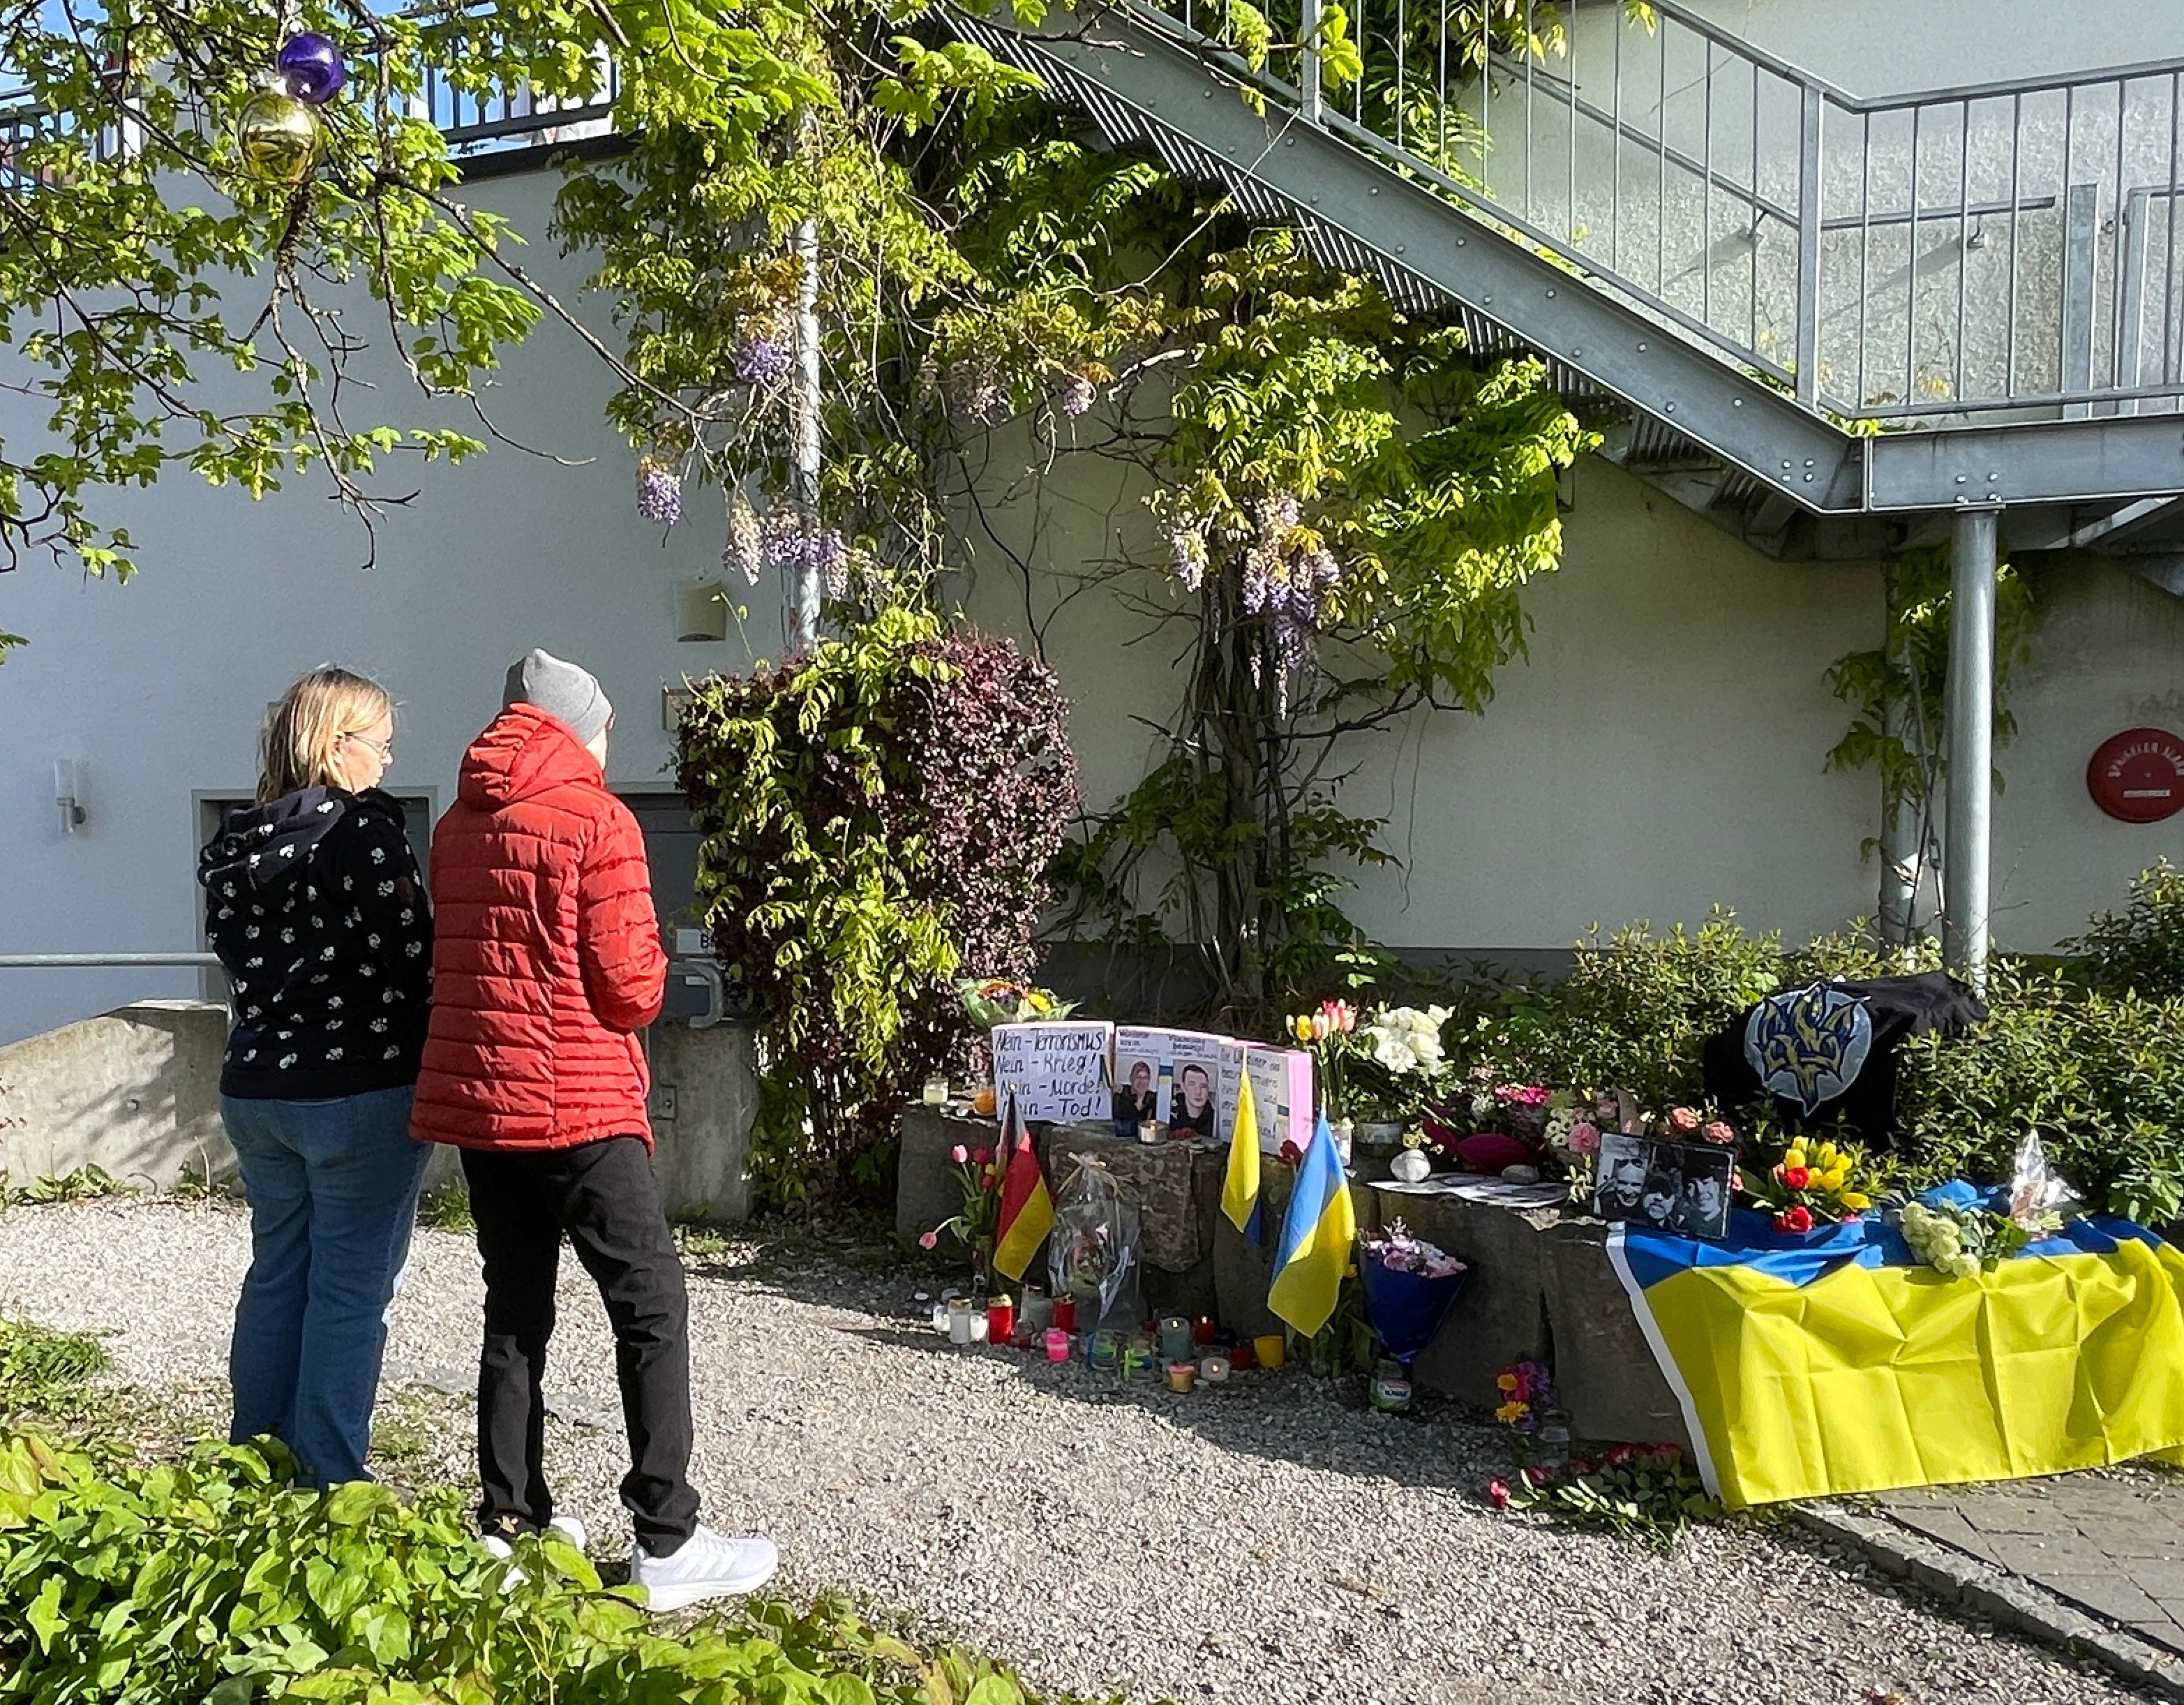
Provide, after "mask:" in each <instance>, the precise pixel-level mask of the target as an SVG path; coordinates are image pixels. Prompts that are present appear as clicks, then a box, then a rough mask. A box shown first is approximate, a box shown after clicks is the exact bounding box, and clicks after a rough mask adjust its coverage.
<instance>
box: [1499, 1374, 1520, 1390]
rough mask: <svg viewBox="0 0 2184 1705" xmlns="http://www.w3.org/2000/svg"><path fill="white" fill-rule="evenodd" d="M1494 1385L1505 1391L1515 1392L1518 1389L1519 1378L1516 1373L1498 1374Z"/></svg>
mask: <svg viewBox="0 0 2184 1705" xmlns="http://www.w3.org/2000/svg"><path fill="white" fill-rule="evenodd" d="M1494 1383H1495V1384H1496V1385H1498V1386H1500V1387H1501V1388H1502V1390H1504V1391H1513V1390H1516V1389H1517V1376H1516V1375H1515V1374H1514V1373H1497V1374H1496V1375H1495V1378H1494Z"/></svg>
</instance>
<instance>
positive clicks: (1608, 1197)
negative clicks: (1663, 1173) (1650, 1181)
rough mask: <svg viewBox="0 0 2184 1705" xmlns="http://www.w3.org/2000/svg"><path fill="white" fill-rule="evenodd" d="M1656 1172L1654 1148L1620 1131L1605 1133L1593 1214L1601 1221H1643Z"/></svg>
mask: <svg viewBox="0 0 2184 1705" xmlns="http://www.w3.org/2000/svg"><path fill="white" fill-rule="evenodd" d="M1652 1171H1653V1145H1652V1143H1651V1142H1649V1141H1647V1140H1646V1139H1645V1138H1644V1137H1634V1136H1630V1135H1627V1134H1624V1133H1623V1132H1621V1131H1607V1132H1603V1133H1602V1135H1601V1139H1600V1170H1599V1172H1598V1173H1596V1183H1595V1184H1594V1186H1593V1195H1592V1211H1593V1212H1595V1213H1596V1214H1598V1215H1599V1216H1600V1217H1602V1219H1604V1220H1608V1221H1611V1222H1613V1221H1619V1220H1626V1219H1641V1218H1643V1217H1644V1213H1643V1208H1644V1204H1645V1201H1646V1179H1647V1178H1649V1177H1651V1176H1652Z"/></svg>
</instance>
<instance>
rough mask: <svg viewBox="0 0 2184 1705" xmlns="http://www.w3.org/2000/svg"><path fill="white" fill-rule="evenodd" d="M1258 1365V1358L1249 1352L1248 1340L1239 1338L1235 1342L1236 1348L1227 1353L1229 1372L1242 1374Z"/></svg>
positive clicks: (1249, 1343)
mask: <svg viewBox="0 0 2184 1705" xmlns="http://www.w3.org/2000/svg"><path fill="white" fill-rule="evenodd" d="M1258 1365H1259V1358H1258V1357H1256V1356H1255V1355H1254V1354H1252V1352H1251V1340H1250V1339H1248V1338H1239V1339H1238V1340H1236V1347H1235V1348H1234V1349H1233V1350H1231V1351H1229V1371H1230V1372H1231V1373H1245V1372H1248V1371H1249V1370H1250V1369H1251V1368H1256V1367H1257V1366H1258Z"/></svg>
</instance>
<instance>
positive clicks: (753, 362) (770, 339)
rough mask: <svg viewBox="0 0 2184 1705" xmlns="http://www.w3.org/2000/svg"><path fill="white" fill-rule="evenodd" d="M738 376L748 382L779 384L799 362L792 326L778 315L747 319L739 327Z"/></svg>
mask: <svg viewBox="0 0 2184 1705" xmlns="http://www.w3.org/2000/svg"><path fill="white" fill-rule="evenodd" d="M734 359H735V368H736V377H737V378H738V379H740V380H741V381H742V382H744V384H746V385H778V384H779V383H780V382H782V381H783V379H786V378H787V377H788V375H789V371H790V370H791V369H792V368H794V366H795V365H796V351H795V349H794V347H793V346H792V343H791V339H790V337H789V335H788V326H786V325H785V324H783V320H782V318H781V316H780V315H766V316H765V317H764V318H755V319H750V320H744V321H743V322H742V324H740V325H739V326H737V328H736V350H735V357H734Z"/></svg>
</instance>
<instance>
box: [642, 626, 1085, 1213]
mask: <svg viewBox="0 0 2184 1705" xmlns="http://www.w3.org/2000/svg"><path fill="white" fill-rule="evenodd" d="M677 756H678V774H679V777H680V780H681V782H682V788H683V791H684V793H685V794H687V795H688V798H689V800H690V804H691V807H692V810H693V811H694V814H695V816H696V818H697V822H698V826H699V829H700V830H701V831H702V832H703V834H704V837H705V839H704V841H703V843H702V844H701V846H700V850H699V873H698V885H699V896H700V899H701V900H702V902H703V904H704V906H705V917H706V922H707V923H708V925H709V927H710V928H711V930H712V932H713V939H714V944H715V949H716V952H717V953H718V955H719V956H720V959H721V965H722V967H723V969H724V971H725V972H726V974H727V977H728V978H729V979H730V981H731V982H732V983H736V984H738V985H740V986H741V987H742V988H743V989H745V990H747V991H748V993H749V997H750V999H751V1001H752V1003H753V1005H754V1006H755V1009H756V1012H757V1016H758V1021H759V1027H760V1035H759V1041H760V1066H761V1069H762V1071H763V1073H764V1085H763V1089H764V1095H763V1105H762V1106H761V1109H760V1120H759V1125H758V1129H757V1131H756V1132H755V1136H754V1142H753V1174H754V1179H755V1183H756V1184H757V1185H758V1187H759V1190H760V1194H761V1195H762V1197H763V1198H764V1199H766V1201H769V1202H771V1203H773V1204H776V1205H782V1204H786V1203H790V1202H794V1201H800V1200H803V1199H805V1198H806V1197H807V1196H810V1195H814V1194H817V1195H833V1194H835V1193H837V1192H838V1191H839V1190H842V1189H844V1187H846V1186H851V1185H856V1184H863V1185H866V1186H869V1185H872V1184H877V1183H878V1182H880V1181H881V1179H882V1177H883V1170H884V1169H883V1167H881V1166H880V1165H878V1164H877V1162H878V1159H879V1157H880V1156H883V1153H884V1145H885V1143H886V1141H887V1139H888V1138H889V1135H890V1134H892V1132H893V1129H894V1119H895V1116H896V1114H897V1112H899V1111H900V1108H901V1106H902V1103H903V1101H904V1100H905V1098H906V1096H908V1095H911V1094H913V1093H915V1092H916V1090H917V1087H918V1085H919V1084H922V1081H923V1080H924V1078H925V1077H926V1075H927V1074H928V1073H930V1072H932V1071H934V1070H937V1069H939V1068H940V1067H942V1066H944V1065H946V1064H950V1063H956V1064H960V1063H961V1061H962V1058H963V1056H964V1054H965V1053H966V1051H967V1045H968V1041H969V1038H970V1034H971V1030H972V1027H971V1025H970V1022H969V1020H968V1019H967V1017H966V1015H965V1014H964V1012H963V1010H962V1006H961V1003H960V1001H959V1000H957V999H956V995H955V993H954V989H953V981H954V979H955V978H956V977H958V976H977V977H1003V978H1012V979H1022V978H1028V977H1029V976H1030V975H1031V973H1032V971H1033V970H1034V967H1035V965H1036V963H1037V959H1038V953H1037V950H1036V948H1035V946H1034V942H1033V933H1034V930H1035V928H1037V926H1038V923H1039V917H1040V914H1041V913H1042V912H1043V911H1045V909H1046V905H1047V903H1048V899H1049V894H1048V889H1047V883H1046V879H1045V871H1046V866H1047V863H1048V861H1049V860H1050V858H1051V857H1052V856H1053V855H1054V852H1055V850H1056V847H1057V846H1058V845H1059V844H1061V839H1062V838H1063V836H1064V835H1065V834H1066V833H1067V830H1068V827H1069V826H1070V823H1071V822H1072V821H1073V818H1074V817H1075V816H1076V813H1077V811H1078V802H1079V796H1078V787H1077V763H1076V759H1075V756H1074V755H1073V754H1072V752H1071V751H1070V749H1069V744H1068V738H1067V730H1066V727H1065V715H1064V706H1063V703H1062V699H1061V693H1060V691H1059V690H1058V688H1056V683H1055V680H1054V677H1053V674H1052V672H1051V671H1049V670H1048V669H1047V668H1046V667H1045V665H1043V664H1041V663H1039V661H1038V660H1036V659H1034V658H1030V657H1027V656H1026V655H1023V654H1022V652H1020V651H1018V650H1017V648H1016V647H1015V646H1014V645H1012V644H1010V643H1009V642H1008V641H1007V640H1006V639H1000V638H992V637H990V636H987V635H983V634H979V633H976V632H956V633H950V634H943V633H942V632H940V628H939V621H937V619H936V618H934V617H933V616H930V615H928V614H926V613H924V612H922V611H912V610H883V611H882V612H881V613H880V614H879V615H877V616H875V617H873V618H872V621H870V622H868V623H866V625H865V626H864V627H861V628H859V629H858V630H856V631H855V632H852V633H851V634H850V635H849V636H848V637H847V638H844V639H841V640H838V641H828V642H827V643H825V644H822V645H821V646H820V647H819V648H818V649H816V651H815V652H814V653H813V654H812V655H811V656H810V657H809V658H804V659H795V660H791V661H790V663H789V664H788V665H787V666H784V667H783V668H782V669H779V670H767V671H759V672H756V673H754V674H753V675H751V676H749V677H733V676H724V677H717V678H716V679H714V680H711V681H708V682H706V683H702V684H701V685H700V686H699V687H698V688H697V689H696V691H695V693H694V696H693V699H692V701H691V703H690V705H689V706H688V709H687V710H685V712H684V714H683V718H682V727H681V733H680V741H679V749H678V755H677Z"/></svg>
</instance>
